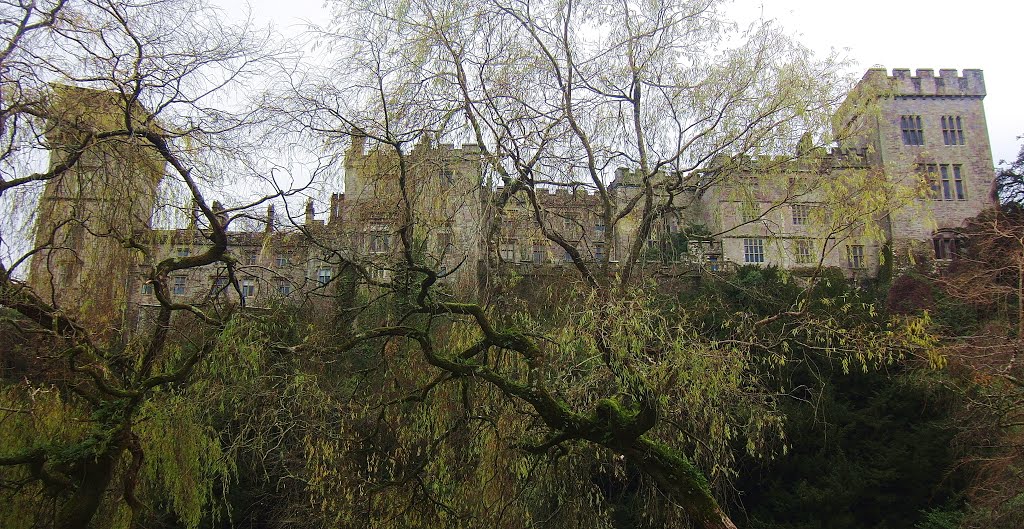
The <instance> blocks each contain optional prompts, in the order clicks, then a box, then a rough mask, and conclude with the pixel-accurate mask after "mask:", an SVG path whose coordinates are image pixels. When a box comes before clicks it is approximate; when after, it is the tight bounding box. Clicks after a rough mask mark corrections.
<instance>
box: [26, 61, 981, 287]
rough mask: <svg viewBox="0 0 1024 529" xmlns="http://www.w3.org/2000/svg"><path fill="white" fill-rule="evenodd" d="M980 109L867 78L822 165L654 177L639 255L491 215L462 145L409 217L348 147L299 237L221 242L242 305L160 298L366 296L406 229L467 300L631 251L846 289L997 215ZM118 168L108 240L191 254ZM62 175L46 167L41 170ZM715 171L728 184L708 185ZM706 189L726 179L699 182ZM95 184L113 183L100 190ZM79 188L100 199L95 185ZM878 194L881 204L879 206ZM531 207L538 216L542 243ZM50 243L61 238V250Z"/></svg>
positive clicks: (139, 167) (968, 97)
mask: <svg viewBox="0 0 1024 529" xmlns="http://www.w3.org/2000/svg"><path fill="white" fill-rule="evenodd" d="M984 96H985V85H984V79H983V76H982V73H981V71H980V70H964V72H963V75H962V76H958V75H957V72H956V71H955V70H940V72H939V75H938V76H936V75H934V73H933V71H932V70H917V72H916V75H913V76H912V75H910V71H909V70H899V69H897V70H894V71H893V74H892V75H888V73H887V72H886V71H885V70H882V69H872V70H869V71H868V72H867V73H866V74H865V76H864V77H863V79H862V80H861V81H860V83H858V85H857V86H856V87H855V88H854V90H853V91H852V92H851V93H850V94H849V96H848V98H847V102H846V103H844V105H843V107H842V108H841V109H840V111H839V112H838V113H837V118H836V136H837V137H838V138H839V140H838V146H837V147H836V148H835V149H833V150H831V151H830V152H824V151H820V152H819V151H812V152H801V153H799V156H797V155H796V154H797V153H794V154H793V155H790V156H775V157H760V158H730V159H718V160H714V161H713V162H712V163H711V164H709V170H706V171H701V172H695V173H694V174H687V175H664V177H665V178H674V179H679V182H681V183H682V185H681V186H677V189H682V190H683V192H681V193H678V194H677V195H675V196H674V198H673V202H672V207H671V208H670V210H671V211H668V212H667V213H666V214H664V215H663V216H662V217H660V218H659V220H658V221H657V222H656V224H655V229H654V231H653V232H652V233H651V234H650V236H649V237H648V238H647V240H645V241H639V242H638V241H636V240H634V239H633V238H632V237H634V236H635V232H634V230H632V229H631V227H632V226H634V225H636V219H635V218H634V217H632V216H627V217H625V218H624V219H623V220H622V223H621V224H620V225H619V226H618V228H617V229H616V231H615V234H614V236H609V235H608V233H607V232H606V227H605V226H604V222H605V221H604V220H602V218H601V216H600V214H599V213H598V211H599V210H600V208H599V207H598V206H599V204H600V202H599V201H600V199H599V197H598V196H596V195H594V194H591V193H588V192H587V191H585V190H584V188H583V187H581V186H573V185H565V186H554V185H552V186H551V187H550V189H546V190H537V192H536V194H535V195H534V197H533V199H529V200H528V197H527V195H525V194H523V193H518V194H515V195H513V197H512V200H511V202H510V203H509V204H507V205H506V207H505V208H504V210H503V212H502V214H501V215H500V217H496V213H495V212H494V211H491V210H490V204H491V203H492V200H491V198H492V197H493V196H494V194H495V193H501V192H502V191H503V189H502V188H501V187H499V186H497V185H496V184H494V183H492V181H491V180H490V178H489V176H488V174H487V168H486V166H485V164H484V163H483V160H482V154H481V149H480V148H479V147H478V146H476V145H471V144H470V145H463V146H462V147H461V148H456V147H455V146H453V145H445V144H431V143H429V142H423V143H421V144H418V145H416V146H415V147H414V148H413V149H412V150H411V151H409V152H408V153H406V156H405V158H404V161H403V163H405V164H407V166H406V169H407V171H406V173H405V174H406V175H408V176H407V178H408V179H409V181H408V182H407V184H408V185H407V186H406V190H407V192H408V203H409V208H408V210H406V209H404V206H403V204H404V203H405V202H404V201H401V200H399V195H398V189H399V187H398V175H399V171H398V163H399V160H398V158H397V156H395V155H394V154H393V153H390V154H389V153H388V151H387V150H386V149H380V148H368V147H367V145H366V143H365V141H363V140H362V139H360V138H358V137H357V138H355V139H354V140H353V142H352V145H351V148H350V149H349V151H348V153H347V155H346V158H345V192H344V193H335V194H333V195H332V196H331V200H330V204H329V205H327V206H326V207H325V208H320V209H321V210H320V211H317V210H316V209H317V208H316V206H315V205H314V204H313V203H309V204H307V210H306V218H305V223H304V224H303V225H300V226H292V227H288V228H283V227H281V226H277V225H276V223H275V219H274V212H273V208H272V207H271V210H270V211H268V214H267V218H266V221H265V224H266V226H265V229H263V230H262V231H257V232H231V233H230V238H231V241H230V243H231V250H230V251H231V252H232V254H233V256H234V258H235V259H236V261H237V263H238V268H237V270H238V277H239V278H241V279H240V283H241V284H240V285H239V288H238V289H236V288H235V287H234V286H233V285H232V286H231V288H228V287H227V285H226V284H225V279H224V270H223V268H216V267H210V269H209V270H207V269H203V270H192V271H189V272H187V273H182V274H181V275H179V276H175V277H173V278H172V281H174V284H172V285H171V290H172V293H173V294H174V295H176V296H181V297H183V298H189V299H200V298H203V297H208V298H211V299H224V300H228V301H231V302H238V301H240V300H239V299H237V298H238V292H239V290H240V291H241V293H242V295H243V296H244V297H245V298H247V299H246V303H247V304H248V305H250V306H251V305H261V304H265V303H270V302H272V301H273V300H277V299H287V298H289V297H298V296H297V294H300V293H301V294H303V296H302V297H303V298H304V299H306V298H309V297H310V296H314V297H315V296H316V295H320V294H323V295H329V294H330V293H331V292H332V290H331V289H332V288H335V287H333V286H332V285H334V284H335V283H337V279H338V278H339V277H340V276H341V275H343V274H345V273H353V272H354V270H352V269H350V270H348V271H346V270H344V269H345V267H357V268H359V269H360V272H361V273H362V274H363V275H364V276H365V277H369V278H371V280H380V281H384V280H388V279H389V278H391V277H393V275H394V274H395V272H396V270H395V268H394V267H393V263H395V262H397V261H399V259H398V258H399V255H398V252H399V251H401V250H402V249H403V248H405V247H406V245H404V244H401V243H400V240H399V238H400V237H402V236H403V232H402V229H401V228H402V226H405V225H406V224H407V223H409V222H412V223H413V230H412V234H413V235H412V237H413V239H414V240H412V241H410V243H411V247H412V248H414V250H413V251H415V252H417V253H419V254H420V255H419V256H418V257H420V258H422V259H423V260H424V262H426V264H427V265H428V266H430V267H431V268H433V269H436V270H439V271H440V272H441V275H442V276H443V277H442V278H441V279H442V281H445V282H447V283H449V284H450V285H451V286H452V287H453V288H455V289H458V290H463V291H473V290H475V288H476V286H478V284H479V282H480V281H481V279H482V278H483V277H484V276H485V275H486V274H488V273H492V272H493V270H492V266H493V264H490V263H493V262H497V263H500V265H501V266H504V267H506V268H508V269H512V270H515V271H516V272H517V273H519V274H521V275H528V274H531V273H541V272H542V271H544V270H551V269H558V268H560V267H566V266H571V265H572V261H573V260H575V259H582V260H585V261H592V262H598V263H604V266H605V268H602V270H604V272H606V273H613V272H614V268H615V266H617V264H618V262H619V261H620V260H621V259H623V257H624V256H625V255H627V252H628V251H629V249H630V248H632V247H633V246H634V245H637V244H639V245H642V246H640V247H642V248H644V251H643V255H644V262H645V266H649V267H672V268H676V269H685V270H689V271H691V272H694V273H713V272H718V271H725V270H728V269H729V268H731V267H733V266H736V265H742V264H756V265H777V266H780V267H783V268H786V269H791V270H794V271H797V272H799V271H801V270H807V271H811V270H814V269H817V268H818V267H820V266H826V267H835V268H838V269H840V270H842V271H843V272H844V274H845V275H846V276H847V277H851V278H864V277H872V276H875V275H877V274H878V271H879V266H880V263H881V262H882V259H883V254H884V252H883V248H885V247H890V248H892V249H893V251H894V254H895V256H896V258H897V260H901V259H904V260H905V259H914V258H917V257H918V256H920V255H921V254H926V255H931V256H932V257H935V258H939V259H944V258H948V257H950V256H951V254H952V249H953V248H954V246H955V229H956V228H957V227H959V226H962V225H963V223H964V220H965V219H967V218H969V217H972V216H975V215H977V214H978V213H980V212H981V211H982V210H983V209H985V208H987V207H989V206H991V205H993V204H994V199H993V197H992V196H991V191H990V190H991V188H992V181H993V177H994V171H993V164H992V156H991V148H990V145H989V140H988V133H987V128H986V124H985V113H984V108H983V105H982V100H983V98H984ZM124 159H126V160H128V162H127V165H128V167H127V168H126V169H123V170H120V169H119V170H118V171H120V172H122V173H124V172H126V171H127V173H131V174H134V175H136V178H135V179H134V182H135V184H134V185H137V187H139V188H140V190H137V191H132V192H131V193H129V194H130V195H136V196H139V197H141V198H140V199H139V200H138V201H137V202H136V203H135V205H134V206H132V207H131V208H127V209H122V212H123V214H124V215H127V216H126V217H125V218H123V219H121V220H119V221H117V222H113V223H108V224H106V225H108V226H115V225H117V226H119V228H118V229H129V228H131V229H136V230H143V231H145V232H146V233H147V234H148V237H149V241H150V244H151V245H152V246H153V247H154V248H155V250H154V251H153V258H154V259H160V258H163V257H168V256H175V255H178V256H180V255H183V254H186V253H188V252H193V251H196V249H197V248H198V247H201V246H202V245H203V244H204V241H205V239H204V238H203V237H202V236H201V227H197V226H192V227H190V228H187V229H180V230H149V229H148V226H147V222H148V219H146V218H145V215H144V214H143V212H142V211H141V210H139V208H142V209H146V208H151V207H152V204H153V196H154V195H153V194H154V192H155V191H154V190H155V185H156V183H157V182H158V181H159V172H160V169H161V168H162V165H161V164H158V163H156V162H150V161H149V160H148V159H146V158H145V157H143V156H140V155H137V154H130V155H128V156H127V157H126V158H124ZM59 160H60V158H59V156H58V155H57V154H54V161H53V162H52V163H59ZM94 165H95V164H94ZM122 165H124V163H122ZM725 165H728V166H729V167H731V170H729V171H717V172H716V171H714V169H715V168H716V167H724V166H725ZM83 167H91V166H90V165H88V164H86V165H83ZM104 167H106V168H107V169H108V170H109V169H110V168H111V167H118V166H117V163H114V164H113V165H104ZM712 173H715V174H720V175H721V176H719V177H718V178H716V179H713V180H709V179H708V178H707V175H708V174H712ZM83 174H84V173H82V171H81V170H76V171H73V172H71V173H69V174H68V175H66V176H64V177H62V178H59V179H55V180H53V181H52V182H50V183H49V184H48V186H47V188H46V192H45V194H44V198H43V206H42V207H41V209H40V211H41V215H40V220H39V232H38V234H37V241H39V242H43V241H44V239H45V237H46V236H47V234H49V233H54V225H55V223H59V222H65V221H67V219H71V218H75V216H76V215H78V216H81V215H83V214H84V215H86V216H87V217H91V216H94V215H93V212H91V210H88V209H81V208H80V207H78V208H77V209H76V207H72V205H71V202H69V201H67V200H63V199H61V198H60V191H59V190H60V189H61V188H62V186H67V185H69V182H78V181H80V180H81V175H83ZM609 176H610V177H611V178H610V179H609V182H608V189H609V191H610V193H611V196H612V197H613V200H615V201H617V202H619V203H625V202H626V201H628V200H630V199H631V198H632V197H634V196H635V195H636V193H637V192H638V191H639V187H638V182H637V179H636V175H634V174H633V173H632V172H631V171H630V170H628V169H626V168H620V169H618V170H616V171H615V173H614V175H613V176H612V175H609ZM97 182H101V183H102V184H103V185H108V184H109V181H108V180H106V179H103V178H100V179H99V180H97ZM85 185H86V187H88V188H90V189H91V188H94V187H96V184H95V182H92V183H87V184H85ZM659 185H661V184H660V183H658V182H655V188H656V189H664V188H659V187H658V186H659ZM900 190H901V191H900ZM897 191H899V192H900V193H903V194H902V195H899V193H897ZM101 195H102V194H101ZM101 195H97V196H101ZM876 195H877V196H876ZM882 195H885V197H884V198H885V200H879V199H878V196H882ZM897 195H899V196H897ZM104 200H105V199H104V198H99V199H98V200H94V201H92V202H93V203H96V204H99V203H103V202H104ZM111 200H114V199H113V198H111ZM531 200H532V201H536V204H538V205H539V206H540V210H541V213H540V215H541V219H542V221H543V225H544V228H543V229H542V228H541V227H540V225H539V224H538V222H537V218H536V217H535V211H534V208H533V205H532V204H531V203H530V202H531ZM115 202H116V200H115ZM861 203H863V204H861ZM897 206H898V207H897ZM90 207H91V206H90ZM147 211H148V210H147ZM318 213H319V214H320V215H321V216H324V214H325V213H326V217H327V218H326V220H317V219H316V216H317V214H318ZM58 217H59V218H58ZM495 218H500V222H499V223H497V227H496V228H495V230H494V232H493V233H485V232H487V231H488V230H487V227H488V226H490V225H491V223H490V222H489V221H490V220H493V219H495ZM60 219H64V220H60ZM118 223H120V224H118ZM61 230H63V228H61V229H59V230H57V231H56V233H60V234H62V235H61V236H62V237H64V235H63V233H64V232H63V231H61ZM545 230H546V233H545ZM951 234H952V235H951ZM552 236H555V237H560V238H562V239H563V240H565V241H567V242H569V243H571V246H573V247H574V248H576V249H577V250H578V255H575V256H573V255H571V254H570V252H567V251H566V250H564V249H563V248H562V247H561V246H560V245H558V244H555V243H553V242H552V240H551V239H552ZM943 241H954V242H943ZM62 244H63V243H62ZM67 244H68V245H71V246H74V245H75V244H77V246H74V248H77V249H78V252H71V254H70V255H79V256H86V257H80V259H79V260H80V264H79V266H80V267H81V268H82V269H87V268H90V267H100V269H102V267H104V266H108V265H105V264H103V263H102V262H100V261H98V260H97V259H98V258H90V257H88V255H89V254H88V253H87V252H85V251H84V249H83V248H84V247H83V246H82V243H81V242H78V243H73V242H68V243H67ZM951 244H952V245H954V246H950V245H951ZM58 246H60V245H58ZM86 246H88V245H86ZM58 253H59V252H58V250H50V251H47V252H42V253H40V254H39V255H37V256H36V257H35V260H34V262H33V265H32V279H31V281H32V282H33V284H34V285H35V286H36V287H37V288H39V289H40V291H42V292H52V290H48V289H50V287H49V286H48V285H52V284H63V283H64V282H67V281H71V283H70V284H72V286H73V284H74V281H76V280H74V279H71V278H72V276H73V275H74V274H69V273H68V272H67V271H66V268H63V266H64V265H62V264H60V263H62V262H63V261H61V259H62V258H60V257H58ZM144 272H145V265H143V266H142V267H141V268H140V269H139V270H135V271H133V272H132V273H131V277H127V278H120V277H119V278H116V279H114V280H115V281H120V282H122V283H123V285H125V286H123V287H118V288H123V289H126V292H127V293H128V295H129V297H131V298H132V301H134V302H135V303H136V304H141V305H146V304H152V303H154V302H155V299H154V298H153V297H152V293H151V292H149V291H148V290H147V286H146V285H145V284H144V281H143V280H142V278H143V275H144ZM58 290H59V289H58Z"/></svg>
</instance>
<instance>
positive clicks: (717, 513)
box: [621, 437, 736, 529]
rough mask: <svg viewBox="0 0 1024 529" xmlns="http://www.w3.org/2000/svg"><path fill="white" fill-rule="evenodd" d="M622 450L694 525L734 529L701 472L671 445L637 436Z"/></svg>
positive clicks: (705, 528)
mask: <svg viewBox="0 0 1024 529" xmlns="http://www.w3.org/2000/svg"><path fill="white" fill-rule="evenodd" d="M621 453H623V454H624V455H625V456H626V457H628V458H630V459H631V460H632V461H633V463H635V464H636V465H638V466H639V467H640V469H641V470H643V472H644V473H646V474H647V475H649V476H651V478H653V479H654V481H655V483H657V485H658V488H659V489H661V491H662V492H664V493H665V494H666V495H668V496H669V497H671V498H672V499H674V500H675V501H676V503H677V504H678V505H680V506H681V507H682V508H683V509H684V510H685V511H686V514H687V515H688V516H689V517H690V520H691V521H692V522H693V523H694V525H695V526H696V527H700V528H701V529H736V524H734V523H732V520H731V519H730V518H729V515H727V514H726V513H725V511H723V510H722V508H721V507H720V506H719V505H718V502H717V501H716V500H715V498H714V496H713V495H712V494H711V489H710V488H709V487H708V483H707V479H706V478H705V477H704V475H703V474H701V473H700V471H699V470H697V468H696V467H694V466H693V465H692V464H691V463H690V462H689V461H687V460H686V459H685V458H683V457H681V456H680V455H678V454H676V453H675V452H674V451H673V450H671V449H670V448H668V447H666V446H664V445H661V444H659V443H657V442H656V441H652V440H650V439H648V438H646V437H640V438H638V439H636V441H635V442H634V443H633V444H632V445H631V446H629V447H626V448H625V449H623V450H621Z"/></svg>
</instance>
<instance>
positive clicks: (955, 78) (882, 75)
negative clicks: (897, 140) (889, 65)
mask: <svg viewBox="0 0 1024 529" xmlns="http://www.w3.org/2000/svg"><path fill="white" fill-rule="evenodd" d="M864 86H867V87H872V88H874V89H876V90H879V92H880V95H885V96H893V97H900V96H903V97H906V96H910V97H914V96H946V97H985V76H984V74H983V73H982V71H981V70H978V69H970V68H967V69H964V70H963V75H958V73H957V70H956V69H955V68H942V69H940V70H939V75H935V70H933V69H931V68H921V69H918V70H915V71H914V73H913V75H912V74H911V71H910V68H893V69H892V75H890V74H889V72H888V71H887V70H886V69H885V68H871V69H869V70H868V71H867V73H865V74H864V77H863V78H861V80H860V82H859V83H857V88H855V89H854V90H858V89H862V88H863V87H864Z"/></svg>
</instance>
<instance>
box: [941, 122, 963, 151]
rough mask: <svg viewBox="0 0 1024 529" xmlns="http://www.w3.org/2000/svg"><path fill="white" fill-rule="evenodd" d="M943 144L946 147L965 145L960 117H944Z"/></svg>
mask: <svg viewBox="0 0 1024 529" xmlns="http://www.w3.org/2000/svg"><path fill="white" fill-rule="evenodd" d="M942 142H943V143H945V144H946V145H963V144H964V127H963V122H962V121H961V120H960V116H942Z"/></svg>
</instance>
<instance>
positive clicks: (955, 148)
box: [847, 68, 996, 260]
mask: <svg viewBox="0 0 1024 529" xmlns="http://www.w3.org/2000/svg"><path fill="white" fill-rule="evenodd" d="M985 94H986V92H985V79H984V76H983V74H982V71H981V70H972V69H965V70H963V75H962V76H959V75H957V70H953V69H943V70H939V75H935V72H934V70H930V69H919V70H916V71H915V72H914V75H911V71H910V70H909V69H899V68H897V69H893V70H892V75H888V73H887V72H886V70H885V69H884V68H872V69H870V70H868V71H867V73H866V74H865V75H864V77H863V78H862V79H861V81H860V82H859V83H858V85H857V87H856V88H855V89H854V91H853V93H851V95H850V97H848V98H847V102H848V103H855V102H856V101H857V100H858V95H862V96H863V95H866V96H867V97H868V98H869V99H871V100H872V102H873V103H874V104H875V105H877V108H875V109H874V111H869V112H865V113H862V114H860V115H859V116H857V119H859V120H862V123H861V124H860V125H861V127H860V134H859V135H858V136H857V138H856V143H857V145H855V147H860V148H866V152H867V153H868V159H869V163H870V165H871V166H872V167H874V168H879V169H881V170H883V171H884V173H885V175H886V177H887V178H890V179H893V180H895V181H898V182H901V183H905V184H906V185H908V186H914V185H917V186H921V187H923V188H922V189H921V193H920V194H921V197H922V199H921V200H919V201H917V203H916V204H915V207H908V208H904V209H902V210H899V211H896V212H893V213H892V214H890V215H889V219H888V222H887V231H888V234H887V235H888V238H889V240H890V242H891V244H892V246H893V250H894V252H895V255H896V258H897V260H901V259H906V258H912V256H911V255H910V254H912V253H917V254H921V255H926V254H932V253H933V254H934V257H935V258H937V259H948V258H951V257H952V252H954V251H955V247H956V241H955V237H956V235H955V230H956V229H957V228H959V227H961V226H963V224H964V221H965V220H966V219H968V218H970V217H973V216H975V215H977V214H978V213H980V212H981V211H982V210H984V209H985V208H988V207H991V206H994V205H995V203H996V199H995V197H993V188H992V185H993V179H994V176H995V173H994V169H993V163H992V147H991V144H990V142H989V137H988V125H987V124H986V121H985V108H984V105H983V100H984V98H985ZM928 241H931V244H929V243H928Z"/></svg>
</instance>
